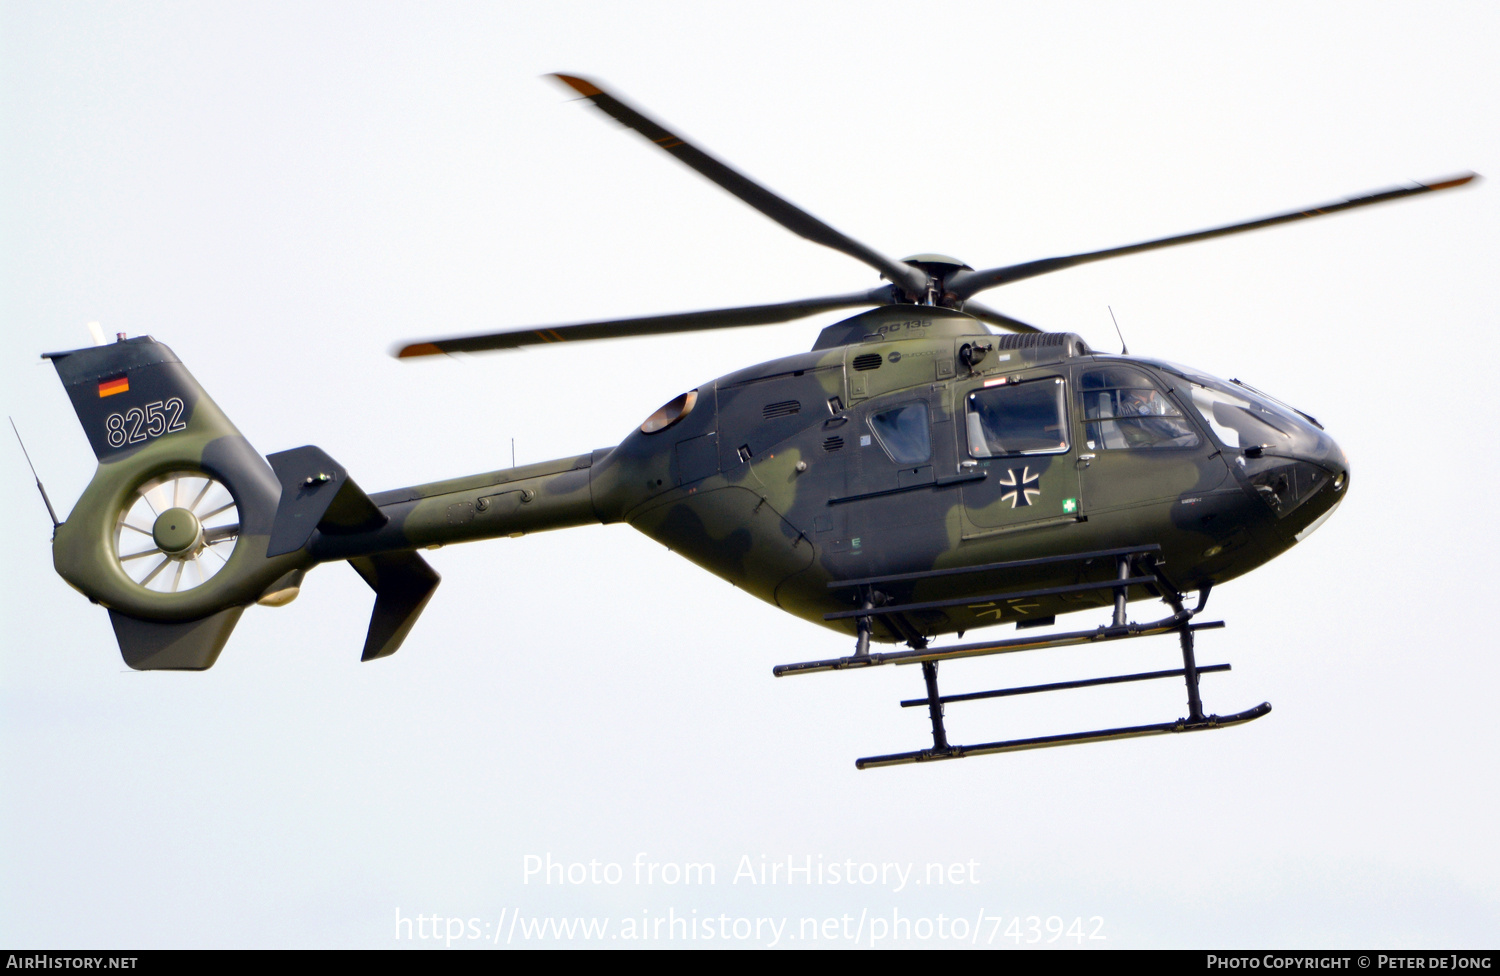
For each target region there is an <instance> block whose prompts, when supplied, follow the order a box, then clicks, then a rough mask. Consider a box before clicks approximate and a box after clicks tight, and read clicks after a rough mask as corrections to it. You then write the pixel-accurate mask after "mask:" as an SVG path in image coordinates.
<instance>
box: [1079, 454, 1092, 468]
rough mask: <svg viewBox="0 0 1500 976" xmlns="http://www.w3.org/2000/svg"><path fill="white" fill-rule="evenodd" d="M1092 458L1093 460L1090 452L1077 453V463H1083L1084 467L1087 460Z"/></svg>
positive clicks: (1087, 463)
mask: <svg viewBox="0 0 1500 976" xmlns="http://www.w3.org/2000/svg"><path fill="white" fill-rule="evenodd" d="M1092 460H1094V455H1092V454H1080V455H1078V463H1079V464H1081V465H1083V466H1084V467H1085V468H1086V467H1088V466H1089V462H1090V461H1092Z"/></svg>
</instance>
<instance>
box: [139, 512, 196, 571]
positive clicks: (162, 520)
mask: <svg viewBox="0 0 1500 976" xmlns="http://www.w3.org/2000/svg"><path fill="white" fill-rule="evenodd" d="M151 538H152V539H153V540H154V541H155V542H156V547H157V548H158V549H160V550H161V551H162V552H163V553H165V554H166V555H167V557H168V558H169V559H177V560H183V559H191V558H193V557H194V556H196V555H197V554H198V553H199V552H201V551H202V550H203V523H202V522H199V521H198V516H196V515H194V514H193V513H192V512H190V511H188V510H187V509H185V508H169V509H167V510H166V511H165V512H162V513H161V514H160V515H158V516H157V518H156V524H155V525H153V526H152V527H151Z"/></svg>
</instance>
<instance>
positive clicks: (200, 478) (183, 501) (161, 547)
mask: <svg viewBox="0 0 1500 976" xmlns="http://www.w3.org/2000/svg"><path fill="white" fill-rule="evenodd" d="M239 533H240V514H239V508H238V506H237V505H236V503H235V500H234V496H233V495H231V494H230V493H229V489H228V488H226V487H225V486H224V485H223V484H222V483H220V482H218V481H216V480H215V479H213V478H211V477H209V476H208V475H206V474H203V473H202V472H199V471H171V472H168V473H166V474H164V475H160V476H158V477H156V478H152V479H151V480H150V481H147V482H144V483H143V484H141V485H140V486H139V487H137V488H136V489H135V491H134V492H133V493H132V495H131V497H130V498H129V499H128V500H127V503H126V505H125V507H124V509H123V510H122V511H121V512H120V518H119V522H118V523H117V525H116V527H115V556H116V558H117V559H119V561H120V567H121V568H122V569H123V570H124V571H125V575H127V576H129V577H130V579H131V580H132V581H133V582H135V583H136V585H138V586H141V587H144V588H145V589H147V590H150V591H152V592H154V593H181V592H185V591H187V590H191V589H194V588H196V587H199V586H202V585H203V584H204V583H206V582H208V581H209V580H210V579H212V578H213V577H214V576H215V575H217V574H218V572H219V571H220V570H221V569H223V568H224V567H225V565H227V564H228V562H229V556H230V554H231V553H232V552H233V551H234V547H235V543H236V542H237V540H238V539H239Z"/></svg>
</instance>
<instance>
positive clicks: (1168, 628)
mask: <svg viewBox="0 0 1500 976" xmlns="http://www.w3.org/2000/svg"><path fill="white" fill-rule="evenodd" d="M1159 552H1160V547H1159V546H1136V547H1132V548H1127V549H1107V550H1101V551H1097V552H1084V553H1076V554H1073V555H1068V556H1055V557H1046V558H1042V559H1025V560H1017V561H1014V562H1008V563H991V564H989V565H986V566H976V567H972V568H968V569H953V570H934V571H931V572H927V573H904V574H900V575H895V576H885V577H870V578H868V579H861V580H850V581H847V582H840V583H830V584H829V586H830V588H835V589H850V588H853V589H855V590H856V592H857V595H858V599H859V601H860V604H861V605H860V608H859V609H858V610H851V611H842V612H839V613H831V614H827V615H826V618H825V619H829V620H834V619H845V618H851V617H852V618H854V619H855V622H856V627H857V633H858V638H857V641H856V644H855V652H854V653H853V654H852V655H849V656H847V657H841V658H830V659H826V660H821V661H803V662H800V663H797V664H781V665H777V666H776V667H775V668H773V669H772V674H774V675H776V676H777V677H786V676H790V675H794V674H812V673H815V672H819V671H846V670H851V669H856V668H868V667H878V666H880V665H885V664H920V665H921V666H922V678H923V683H924V684H925V686H926V692H927V693H926V694H925V695H924V696H923V697H921V698H911V699H907V700H906V701H903V702H902V703H901V705H902V707H905V708H911V707H920V706H923V705H925V706H927V712H928V717H929V719H930V720H931V722H932V748H930V749H918V750H915V751H912V752H898V753H891V754H889V755H884V756H866V757H864V758H862V759H858V760H855V763H854V765H855V768H857V769H869V768H871V767H874V766H899V765H905V764H907V763H920V762H937V761H940V760H944V759H964V758H967V757H969V756H985V755H992V754H995V753H1001V752H1020V751H1022V750H1025V749H1045V748H1049V747H1052V746H1069V745H1079V744H1082V743H1085V742H1107V741H1109V740H1112V739H1134V738H1139V737H1141V736H1147V735H1165V734H1168V733H1174V734H1175V733H1179V732H1202V731H1206V730H1208V729H1222V728H1228V727H1230V726H1233V725H1242V724H1244V723H1245V722H1250V721H1253V720H1255V719H1258V718H1260V717H1261V716H1263V715H1266V714H1267V713H1269V712H1270V711H1271V705H1270V703H1269V702H1261V703H1260V704H1259V705H1256V706H1255V707H1254V708H1249V709H1246V710H1245V711H1243V712H1236V713H1234V714H1232V715H1205V714H1204V713H1203V701H1202V698H1201V697H1200V695H1199V691H1198V678H1199V675H1202V674H1209V673H1213V672H1218V671H1228V670H1229V669H1230V666H1229V665H1228V664H1213V665H1208V666H1205V667H1201V668H1200V667H1199V666H1198V664H1197V660H1196V657H1195V655H1194V649H1193V635H1194V634H1195V633H1197V632H1198V631H1200V630H1214V629H1218V628H1220V627H1223V626H1224V623H1223V621H1213V622H1211V623H1193V622H1192V620H1193V618H1194V617H1195V616H1196V615H1198V614H1199V613H1201V612H1202V611H1203V607H1204V605H1205V604H1206V603H1207V602H1208V594H1209V587H1206V586H1205V587H1204V588H1203V589H1202V590H1200V591H1199V593H1198V605H1197V606H1196V607H1194V608H1193V609H1191V610H1189V609H1186V607H1185V606H1184V604H1183V598H1182V594H1180V593H1178V592H1177V590H1176V589H1175V588H1173V587H1172V585H1171V584H1170V583H1169V582H1168V581H1167V579H1166V577H1165V576H1164V575H1163V574H1162V571H1161V564H1160V561H1159V559H1158V553H1159ZM1105 558H1108V559H1113V560H1115V563H1116V570H1117V572H1116V573H1115V578H1114V579H1113V580H1109V581H1105V582H1100V583H1078V584H1073V585H1069V586H1057V587H1047V588H1043V589H1030V590H1018V591H1011V592H1008V593H997V594H992V595H986V596H981V597H971V598H966V599H961V600H942V601H930V602H925V603H895V602H892V601H890V600H889V599H888V598H887V597H886V596H885V595H884V594H883V593H882V592H881V591H880V590H879V589H878V587H879V586H881V585H882V584H885V585H889V584H891V583H912V582H918V581H921V580H924V579H931V578H935V577H939V576H953V575H959V574H963V573H979V572H1002V571H1006V570H1017V569H1029V568H1033V567H1036V566H1041V565H1046V564H1056V563H1067V562H1086V561H1092V560H1098V559H1105ZM1141 571H1144V572H1147V573H1149V574H1150V575H1136V573H1138V572H1141ZM1142 584H1148V585H1151V586H1153V587H1154V589H1155V590H1156V591H1157V592H1160V594H1161V596H1162V599H1163V601H1165V602H1166V603H1167V604H1168V605H1169V606H1171V608H1172V610H1173V613H1172V615H1171V616H1170V617H1166V618H1163V619H1161V620H1157V621H1153V622H1151V623H1144V624H1137V623H1131V622H1129V621H1127V620H1126V617H1125V605H1126V597H1127V591H1128V590H1129V588H1130V587H1131V586H1140V585H1142ZM1102 589H1112V590H1113V591H1114V619H1113V621H1112V622H1111V623H1110V624H1109V625H1108V626H1105V627H1099V628H1096V629H1094V630H1084V631H1073V632H1071V633H1064V634H1051V635H1047V636H1042V637H1017V638H1011V639H1008V640H997V641H985V642H981V643H975V644H961V645H959V646H957V647H949V648H929V647H927V646H926V641H925V640H924V639H923V638H922V637H920V636H919V635H916V634H915V632H914V630H913V629H912V627H911V625H910V623H909V622H908V621H907V618H906V617H905V614H906V613H908V612H911V611H918V610H928V609H935V608H940V607H945V606H960V605H964V604H974V603H989V602H992V601H993V602H995V603H999V602H1000V601H1004V600H1014V599H1018V598H1021V597H1039V596H1051V595H1057V594H1063V593H1078V592H1084V591H1087V590H1102ZM876 617H881V618H883V619H884V622H885V624H886V626H888V627H890V629H891V630H892V631H893V632H895V633H907V634H908V635H909V639H908V641H907V643H908V645H909V646H910V648H911V649H910V650H905V651H892V652H886V653H871V652H870V651H869V640H870V633H871V631H872V629H873V621H874V619H875V618H876ZM1168 633H1176V634H1177V635H1178V640H1179V642H1180V643H1181V646H1182V667H1181V668H1176V669H1171V670H1166V671H1146V672H1138V673H1135V674H1117V675H1109V676H1106V677H1101V678H1087V679H1084V680H1080V681H1059V682H1054V683H1051V684H1044V685H1028V686H1024V687H1019V688H999V689H995V690H993V691H980V692H970V693H967V694H961V695H946V696H945V695H942V694H941V693H940V692H939V691H938V683H937V672H938V664H939V663H940V662H942V661H948V660H955V659H958V658H965V657H981V656H987V655H991V654H1008V653H1014V652H1017V651H1032V650H1044V649H1048V648H1054V647H1075V646H1078V645H1081V644H1094V643H1103V642H1108V641H1118V640H1131V639H1134V638H1137V637H1153V636H1157V635H1161V634H1168ZM1159 678H1182V679H1183V682H1184V684H1185V685H1186V688H1187V693H1188V702H1187V704H1188V715H1187V717H1186V718H1178V719H1177V720H1176V721H1172V722H1160V723H1157V724H1154V725H1132V726H1126V727H1123V728H1114V729H1096V730H1094V731H1090V732H1068V733H1064V734H1061V735H1044V736H1037V737H1034V738H1029V739H1008V740H1005V741H1001V742H985V743H980V744H977V745H951V744H949V742H948V734H947V730H946V729H945V728H944V725H943V712H944V709H945V707H946V706H947V705H948V704H950V703H953V702H963V701H977V700H980V699H987V698H1007V697H1011V696H1015V695H1030V694H1037V693H1039V692H1045V691H1067V690H1071V689H1075V688H1088V687H1094V686H1097V685H1108V684H1123V683H1127V682H1135V681H1150V680H1155V679H1159Z"/></svg>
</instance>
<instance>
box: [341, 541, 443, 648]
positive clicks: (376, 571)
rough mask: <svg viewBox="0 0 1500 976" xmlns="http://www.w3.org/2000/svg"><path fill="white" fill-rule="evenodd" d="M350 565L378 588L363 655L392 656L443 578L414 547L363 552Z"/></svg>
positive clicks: (371, 584)
mask: <svg viewBox="0 0 1500 976" xmlns="http://www.w3.org/2000/svg"><path fill="white" fill-rule="evenodd" d="M349 565H351V566H353V567H354V569H355V570H356V571H357V572H358V573H359V575H360V576H362V577H364V580H365V582H366V583H369V584H370V589H372V590H374V591H375V610H374V612H373V613H371V614H370V632H369V633H368V634H367V635H366V636H365V649H364V653H363V654H361V655H360V656H359V659H360V660H361V661H373V660H375V659H376V658H378V657H389V656H390V655H392V654H395V653H396V650H397V649H398V648H400V647H401V642H402V641H404V640H406V635H407V634H408V633H410V632H411V628H412V625H413V624H415V623H416V622H417V618H418V617H419V616H421V615H422V609H423V608H424V607H426V606H427V601H428V600H430V599H432V593H433V591H434V590H436V589H437V586H438V584H439V583H441V582H442V580H443V578H442V577H441V576H439V575H438V574H437V571H436V570H434V569H433V568H432V567H431V566H429V565H427V560H425V559H423V558H422V557H421V556H419V555H417V554H416V553H415V552H411V551H407V552H391V553H384V554H382V555H378V556H360V557H357V558H355V559H351V560H349Z"/></svg>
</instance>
